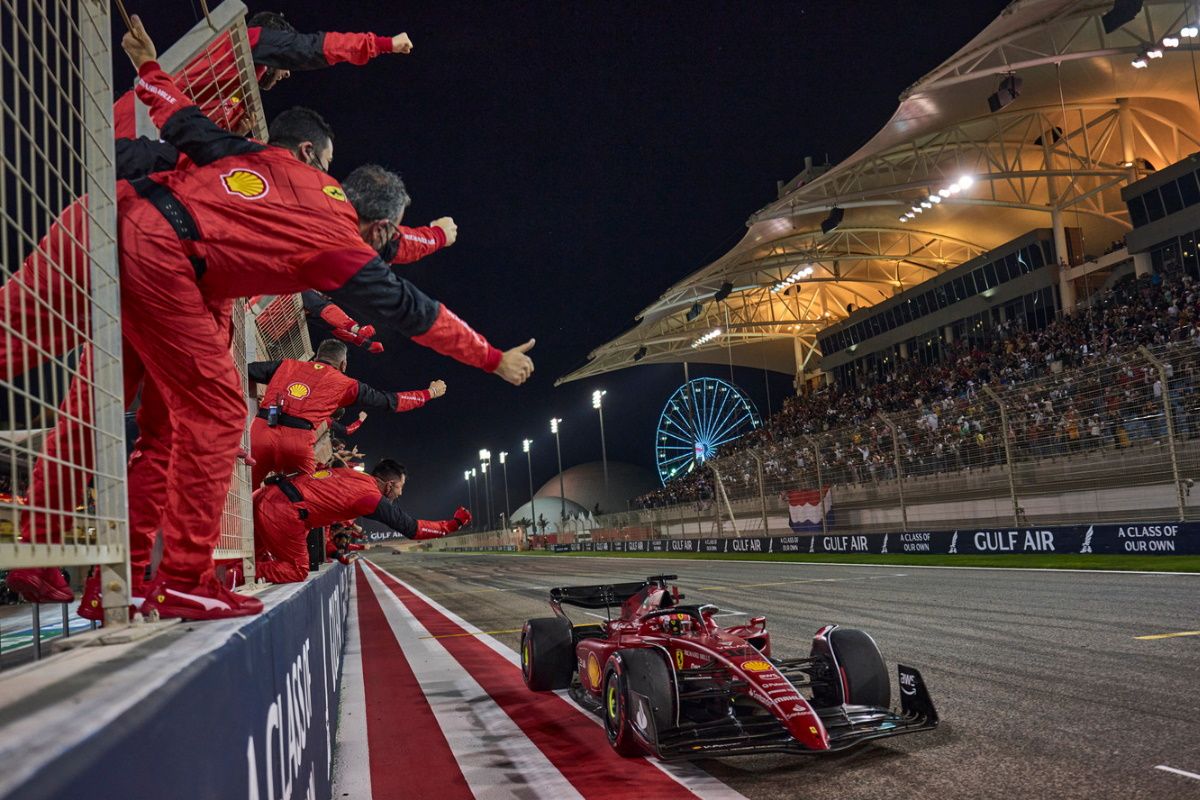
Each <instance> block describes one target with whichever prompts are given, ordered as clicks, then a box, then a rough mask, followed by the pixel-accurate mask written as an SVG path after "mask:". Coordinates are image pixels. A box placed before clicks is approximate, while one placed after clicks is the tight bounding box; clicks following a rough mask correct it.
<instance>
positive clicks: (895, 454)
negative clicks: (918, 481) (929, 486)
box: [879, 411, 908, 533]
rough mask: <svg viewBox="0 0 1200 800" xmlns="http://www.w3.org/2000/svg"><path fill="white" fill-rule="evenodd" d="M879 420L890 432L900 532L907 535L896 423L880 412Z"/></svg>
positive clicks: (902, 473) (905, 508) (902, 475)
mask: <svg viewBox="0 0 1200 800" xmlns="http://www.w3.org/2000/svg"><path fill="white" fill-rule="evenodd" d="M879 418H880V419H881V420H883V424H884V425H887V426H888V430H889V431H891V432H892V463H894V464H895V465H896V487H897V489H898V490H899V492H900V530H902V531H904V532H905V533H908V508H907V507H906V506H905V505H904V466H903V465H902V464H901V463H900V436H899V435H898V434H897V432H896V423H894V422H892V421H891V419H889V418H888V417H887V415H885V414H884V413H883V412H882V411H880V412H879Z"/></svg>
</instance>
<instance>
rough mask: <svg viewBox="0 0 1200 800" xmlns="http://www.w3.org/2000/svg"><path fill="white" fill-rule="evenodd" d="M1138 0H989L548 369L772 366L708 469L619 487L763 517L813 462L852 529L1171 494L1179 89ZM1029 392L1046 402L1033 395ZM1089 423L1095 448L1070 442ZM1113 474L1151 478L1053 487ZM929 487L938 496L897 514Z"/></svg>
mask: <svg viewBox="0 0 1200 800" xmlns="http://www.w3.org/2000/svg"><path fill="white" fill-rule="evenodd" d="M1142 5H1143V7H1142V8H1141V10H1140V11H1139V12H1138V14H1137V15H1136V17H1135V18H1134V19H1133V20H1132V21H1130V22H1128V23H1127V24H1125V25H1124V26H1122V27H1119V28H1117V29H1116V30H1115V31H1113V32H1111V33H1109V32H1106V31H1105V26H1104V24H1103V22H1102V20H1101V15H1102V14H1104V13H1105V12H1106V11H1107V10H1108V6H1107V5H1106V4H1083V3H1076V2H1066V1H1061V2H1054V1H1047V2H1030V3H1023V2H1022V3H1013V4H1011V5H1010V6H1009V7H1008V8H1006V9H1005V11H1004V12H1003V13H1002V14H1001V15H1000V16H999V17H998V18H997V19H996V20H994V21H993V22H992V23H991V24H990V25H989V26H987V28H986V29H985V30H984V31H983V32H981V33H980V34H979V35H978V36H976V37H975V38H974V39H973V40H971V41H970V42H969V43H968V44H966V45H965V46H964V47H962V48H961V49H959V51H958V52H956V53H955V54H954V55H953V56H951V57H950V58H949V59H948V60H947V61H945V62H944V63H943V64H941V65H939V66H938V67H937V68H936V69H934V70H933V71H931V72H930V73H928V74H927V75H925V76H923V77H921V78H920V79H919V80H917V81H916V82H915V83H914V84H913V85H912V86H911V87H910V88H909V89H907V90H906V91H905V92H904V94H903V95H902V97H901V100H900V107H899V108H898V109H897V111H896V112H895V113H894V114H893V116H892V118H891V119H890V120H889V121H888V122H887V124H886V125H885V126H884V127H883V129H882V130H880V131H879V133H877V134H876V135H875V136H874V137H872V138H871V140H870V141H868V142H867V143H866V144H865V145H863V146H862V147H861V148H860V149H859V150H858V151H857V152H855V153H853V154H852V155H851V156H849V157H848V158H846V159H845V160H844V161H842V162H840V163H838V164H835V165H826V166H818V165H814V164H813V163H812V161H811V159H810V160H807V161H806V164H805V168H804V170H803V171H802V172H801V173H800V174H799V175H797V176H796V177H795V178H794V179H792V180H791V181H789V182H787V183H786V184H783V185H781V187H780V189H779V196H778V198H777V199H776V200H774V201H773V202H771V203H770V204H769V205H767V206H765V207H764V208H762V209H760V210H759V211H757V212H755V213H754V214H753V215H752V216H751V218H750V220H749V222H748V230H747V233H746V235H745V236H744V237H743V238H742V240H741V241H740V242H739V243H738V244H737V245H735V246H734V247H733V248H732V249H731V250H730V251H729V252H728V253H726V254H725V255H724V256H722V257H720V258H718V259H717V260H716V261H714V262H712V263H711V264H708V265H706V266H704V267H703V268H701V269H700V270H698V271H696V272H695V273H693V274H691V275H689V276H687V277H686V278H684V279H683V280H681V281H679V282H678V283H676V284H675V285H674V286H672V287H671V288H670V289H668V290H667V291H666V292H665V293H664V294H663V295H662V296H661V297H660V298H659V299H658V300H657V301H656V302H654V303H653V304H651V305H650V306H648V307H647V308H645V309H644V310H643V311H642V312H641V314H639V316H638V319H637V323H636V324H635V326H634V327H633V328H632V329H630V330H629V331H627V332H626V333H624V334H622V335H621V336H619V337H617V338H616V339H614V340H612V341H610V342H607V343H605V344H603V345H601V346H600V347H598V348H597V349H595V350H594V351H593V352H592V353H591V354H590V356H589V361H588V363H587V364H586V365H585V366H583V367H582V368H580V369H578V370H576V371H575V372H572V373H570V374H569V375H566V376H564V377H562V378H560V379H559V382H560V383H564V382H568V381H574V380H580V379H583V378H587V377H591V376H595V375H599V374H603V373H606V372H611V371H614V370H618V369H624V368H627V367H631V366H635V365H645V364H655V363H673V362H708V363H719V364H723V365H724V364H728V363H733V364H739V365H744V366H748V367H756V368H762V367H763V366H764V365H765V366H766V367H767V368H769V369H772V370H775V371H778V372H785V373H789V374H791V375H793V377H794V382H795V386H796V388H797V396H795V397H792V398H789V399H788V401H787V402H786V404H785V409H784V410H783V411H782V412H781V413H780V414H777V415H776V416H775V417H774V418H772V419H770V420H767V422H766V426H765V428H764V429H763V430H761V431H756V432H755V433H753V434H750V435H748V436H747V437H745V439H744V440H743V441H741V442H738V443H736V444H734V445H727V446H726V449H725V451H724V453H722V454H721V456H722V457H721V458H718V459H717V460H716V461H715V462H714V464H713V465H712V466H713V467H714V468H715V472H714V470H706V471H704V472H703V473H702V474H695V475H691V476H688V477H686V478H683V479H681V480H679V481H676V482H675V483H672V484H668V485H667V486H665V487H663V488H662V489H659V490H655V491H654V492H651V493H648V494H647V495H644V496H642V497H641V498H638V500H637V501H636V502H637V503H638V504H639V505H641V506H644V507H648V508H666V507H672V506H679V505H681V504H682V505H690V506H693V507H695V508H696V509H697V510H695V511H694V512H693V514H694V515H695V516H697V517H698V518H708V519H712V520H713V521H711V524H710V525H709V530H712V529H713V528H714V526H715V525H716V524H717V520H715V519H713V518H714V513H713V512H712V511H711V510H709V509H711V507H712V506H714V505H719V497H718V496H717V495H719V494H720V492H721V491H722V490H724V491H725V492H727V493H728V494H729V496H730V497H731V498H732V500H733V501H734V502H736V501H737V499H738V498H749V500H750V502H748V504H744V505H745V508H742V509H741V510H738V509H735V508H734V507H733V506H730V508H729V511H728V513H729V515H730V516H735V515H736V516H739V517H744V516H750V517H751V520H750V521H749V523H748V524H750V525H751V526H752V527H753V528H755V529H771V528H772V526H773V525H777V526H779V527H781V528H783V530H785V531H786V530H788V528H787V527H786V526H785V523H786V518H784V519H779V518H777V519H776V520H775V523H772V522H771V520H770V519H768V517H769V513H768V509H771V510H774V511H776V512H778V511H782V510H786V509H787V503H786V500H785V497H784V495H783V493H785V492H788V491H792V490H797V489H802V488H813V487H817V486H828V485H840V486H842V487H843V489H844V490H843V491H840V492H839V496H840V501H839V505H840V506H841V508H842V513H841V514H840V515H839V518H838V519H837V521H836V524H837V525H838V526H844V527H846V528H847V529H859V530H861V529H869V528H872V527H875V528H879V529H884V528H893V529H897V528H900V527H901V526H904V527H907V526H908V524H909V522H910V521H911V522H913V524H917V525H919V524H925V525H929V524H934V523H937V524H943V525H950V526H952V525H955V524H960V523H961V524H964V525H968V524H984V522H985V521H992V522H995V523H997V524H1004V523H1006V522H1007V523H1008V524H1023V523H1030V522H1036V521H1042V522H1051V521H1054V522H1063V521H1067V520H1072V519H1082V518H1084V517H1087V516H1088V515H1089V514H1090V515H1093V516H1095V515H1096V514H1114V513H1119V512H1121V511H1129V510H1134V509H1138V510H1143V511H1145V512H1147V513H1151V514H1154V515H1156V516H1160V517H1162V518H1164V519H1172V518H1174V519H1183V518H1190V516H1191V515H1194V513H1196V512H1193V511H1191V510H1190V509H1189V508H1188V505H1189V497H1190V495H1189V494H1188V492H1186V491H1185V489H1186V488H1187V487H1190V485H1191V484H1190V482H1189V479H1190V478H1191V469H1190V464H1191V460H1194V457H1193V456H1192V454H1191V449H1192V448H1191V447H1190V440H1191V439H1192V438H1194V432H1193V431H1194V417H1195V410H1194V408H1193V407H1192V402H1191V398H1192V396H1193V395H1194V392H1195V387H1194V386H1193V385H1192V376H1193V375H1194V374H1195V369H1196V363H1195V355H1194V352H1193V350H1194V348H1195V345H1194V344H1192V341H1193V338H1194V335H1195V329H1194V327H1193V323H1192V321H1193V318H1194V315H1195V312H1196V309H1195V308H1194V305H1193V304H1194V301H1195V299H1196V294H1195V291H1194V289H1193V286H1192V284H1191V282H1190V279H1191V278H1196V277H1200V262H1198V255H1197V246H1196V235H1197V230H1196V229H1197V227H1200V216H1198V212H1197V209H1196V204H1197V202H1200V184H1198V183H1197V180H1198V178H1197V172H1196V167H1197V166H1198V165H1200V161H1198V160H1197V156H1196V152H1197V151H1198V150H1200V102H1198V99H1197V98H1198V97H1200V95H1198V89H1197V82H1196V79H1195V76H1194V74H1193V70H1192V65H1191V59H1190V58H1189V57H1186V56H1185V55H1184V54H1182V53H1178V54H1176V53H1172V52H1170V48H1167V50H1168V52H1167V53H1166V54H1165V57H1150V58H1147V57H1146V51H1147V49H1148V48H1149V49H1154V48H1155V47H1157V48H1158V49H1159V51H1161V49H1162V47H1161V46H1160V45H1158V44H1157V43H1158V42H1159V40H1161V39H1163V38H1164V37H1165V38H1166V39H1167V40H1169V41H1171V42H1174V43H1176V44H1177V43H1178V41H1179V40H1178V38H1177V34H1180V35H1183V37H1184V38H1183V40H1182V41H1184V42H1185V43H1186V42H1188V41H1190V40H1191V39H1194V38H1195V37H1194V35H1193V28H1192V27H1190V26H1191V25H1193V24H1194V22H1193V21H1191V20H1190V19H1189V17H1188V13H1189V6H1188V4H1185V3H1172V2H1161V3H1155V2H1147V3H1145V4H1142ZM1014 76H1015V78H1016V79H1017V80H1013V77H1014ZM1131 326H1133V327H1131ZM1142 346H1150V347H1152V348H1156V349H1155V354H1145V355H1143V354H1142V353H1140V352H1139V351H1138V348H1139V347H1142ZM1160 370H1162V371H1163V372H1165V373H1166V376H1165V377H1164V378H1163V379H1162V380H1159V371H1160ZM1118 379H1119V383H1120V386H1121V388H1122V390H1123V394H1121V395H1120V396H1114V392H1113V391H1112V387H1113V386H1114V385H1116V382H1117V381H1118ZM1072 381H1074V382H1072ZM1127 383H1129V384H1136V386H1132V385H1131V386H1127V385H1126V384H1127ZM985 384H990V385H989V386H988V387H987V388H985ZM1001 384H1003V385H1004V386H1003V387H1002V386H1001ZM1164 384H1169V385H1170V387H1171V393H1170V394H1169V396H1171V397H1173V398H1174V403H1173V404H1170V403H1166V402H1165V401H1164V396H1165V395H1164V394H1163V392H1162V385H1164ZM996 391H999V394H997V393H996ZM1033 396H1040V397H1041V398H1044V400H1043V402H1044V405H1045V406H1047V408H1044V409H1041V410H1035V412H1034V413H1033V414H1032V420H1031V419H1030V415H1029V414H1027V412H1028V411H1029V405H1030V404H1031V403H1034V402H1035V401H1033V400H1031V399H1030V398H1031V397H1033ZM1169 405H1173V407H1172V408H1167V407H1166V406H1169ZM1172 411H1174V414H1172ZM1171 416H1173V417H1174V419H1173V420H1170V421H1168V419H1167V417H1171ZM1172 423H1173V424H1172ZM1002 427H1003V430H1001V428H1002ZM1168 428H1170V430H1168ZM951 430H954V431H956V432H955V434H954V435H953V436H951V434H950V431H951ZM1168 438H1170V439H1171V442H1170V447H1169V448H1167V447H1165V445H1162V443H1163V442H1165V441H1166V440H1167V439H1168ZM1177 439H1178V440H1179V441H1176V440H1177ZM1184 439H1186V440H1187V441H1186V442H1185V441H1183V440H1184ZM1143 440H1145V441H1146V442H1148V443H1152V444H1150V445H1149V446H1151V447H1154V448H1157V449H1156V450H1155V451H1154V452H1147V451H1144V450H1139V447H1140V446H1141V444H1142V443H1143ZM1103 447H1110V448H1112V449H1113V450H1116V451H1118V455H1119V457H1117V458H1114V457H1113V455H1112V454H1111V453H1110V454H1106V455H1104V456H1103V457H1096V458H1093V460H1092V461H1091V462H1088V461H1086V457H1085V455H1084V453H1085V451H1087V452H1092V453H1099V452H1100V450H1101V448H1103ZM1168 449H1169V452H1168ZM1135 451H1136V453H1135ZM1081 458H1082V459H1085V460H1084V461H1082V462H1081V461H1078V460H1077V459H1081ZM1022 461H1025V462H1033V461H1041V462H1044V463H1047V464H1048V463H1059V466H1058V467H1057V471H1055V470H1054V469H1051V470H1050V471H1043V472H1036V471H1032V470H1026V471H1025V472H1024V473H1022V471H1021V468H1020V467H1019V466H1017V465H1018V462H1022ZM1097 461H1099V462H1102V463H1096V462H1097ZM1068 464H1070V466H1069V467H1068V466H1067V465H1068ZM992 468H994V469H992ZM972 471H974V472H973V474H971V473H972ZM981 471H982V472H983V473H986V476H985V477H982V478H981V477H980V475H981ZM717 473H720V474H721V475H722V479H721V480H720V481H719V483H721V484H722V486H720V487H717V486H714V476H715V474H717ZM948 473H958V474H959V477H958V478H957V479H955V480H949V479H947V478H946V476H947V474H948ZM935 475H936V476H942V477H941V478H939V479H937V480H935V479H934V478H933V477H932V476H935ZM968 475H970V477H967V476H968ZM1131 475H1132V476H1136V477H1135V478H1130V476H1131ZM988 481H991V482H992V483H991V484H989V483H988ZM1106 482H1107V483H1106ZM1122 482H1125V483H1140V484H1142V485H1144V486H1147V487H1149V486H1151V485H1153V486H1155V487H1157V489H1158V490H1161V495H1160V496H1158V498H1157V502H1149V503H1147V501H1148V499H1149V497H1148V496H1147V495H1141V496H1139V497H1136V498H1135V497H1132V496H1131V497H1129V498H1127V499H1126V500H1125V501H1120V500H1117V499H1115V496H1114V495H1111V494H1109V495H1108V496H1106V497H1105V498H1104V500H1103V501H1102V500H1100V499H1099V498H1098V496H1091V497H1089V498H1087V499H1082V498H1080V497H1075V498H1073V500H1071V502H1067V501H1066V499H1065V498H1067V496H1068V495H1070V493H1071V491H1072V488H1073V487H1074V488H1080V486H1082V485H1083V484H1087V488H1089V489H1090V490H1093V491H1095V492H1102V490H1103V487H1104V486H1106V485H1113V484H1118V483H1122ZM866 486H870V487H872V488H871V489H870V490H869V491H868V490H866V489H864V487H866ZM851 487H854V488H851ZM1181 487H1183V488H1181ZM906 488H907V490H908V492H907V494H908V497H907V498H906V497H905V489H906ZM1152 494H1153V492H1152ZM1032 495H1038V496H1042V497H1044V498H1050V497H1053V498H1055V500H1054V502H1052V503H1047V504H1044V505H1042V504H1039V503H1037V502H1035V501H1034V500H1033V498H1032ZM938 496H940V497H943V498H945V499H947V500H954V501H957V500H962V501H963V504H959V505H958V507H957V508H956V509H955V510H954V511H953V512H951V511H948V510H946V509H942V510H941V511H937V512H935V511H933V510H928V509H927V513H925V516H924V517H923V521H921V515H920V514H917V515H916V516H917V517H918V518H919V519H918V520H915V521H914V520H909V519H907V517H908V513H907V512H908V509H907V506H909V505H911V504H913V502H914V501H917V503H918V504H919V503H921V502H931V501H933V500H935V499H936V497H938ZM1075 500H1078V504H1077V505H1076V504H1074V501H1075ZM974 501H985V502H984V505H983V506H980V505H971V503H972V502H974ZM988 503H992V505H988ZM996 503H998V504H999V505H995V504H996ZM947 505H954V503H947ZM897 506H898V509H896V510H892V509H893V508H894V507H897ZM760 508H761V513H760ZM699 509H705V510H699ZM860 512H861V513H860ZM663 518H664V512H658V513H656V514H650V515H649V516H648V515H647V513H645V512H643V513H641V514H639V515H636V518H622V519H618V520H613V521H612V524H613V525H614V526H616V527H624V526H626V525H633V526H641V527H643V528H644V527H645V526H646V525H648V524H661V522H662V520H663ZM823 523H824V527H825V528H826V529H828V527H829V521H828V520H823ZM699 529H700V527H699V526H698V527H697V530H699Z"/></svg>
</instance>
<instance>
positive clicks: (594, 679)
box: [587, 653, 600, 686]
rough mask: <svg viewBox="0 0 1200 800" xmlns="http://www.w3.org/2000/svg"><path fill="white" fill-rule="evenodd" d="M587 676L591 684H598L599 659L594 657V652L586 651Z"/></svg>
mask: <svg viewBox="0 0 1200 800" xmlns="http://www.w3.org/2000/svg"><path fill="white" fill-rule="evenodd" d="M587 676H588V683H590V684H591V685H592V686H599V685H600V659H598V658H596V654H595V653H588V660H587Z"/></svg>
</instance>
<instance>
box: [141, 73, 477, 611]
mask: <svg viewBox="0 0 1200 800" xmlns="http://www.w3.org/2000/svg"><path fill="white" fill-rule="evenodd" d="M137 92H138V96H139V98H140V99H142V101H143V102H145V103H146V104H147V105H148V106H149V107H150V111H151V116H152V118H153V119H154V122H155V124H156V125H158V127H159V129H160V130H161V132H162V136H163V138H164V139H165V140H166V141H168V142H170V143H171V144H173V145H175V146H176V147H177V148H178V149H179V150H180V151H181V152H182V153H183V154H184V155H187V156H188V157H189V158H190V159H191V161H192V162H193V163H194V165H195V166H193V167H192V168H191V169H188V170H175V171H171V172H165V173H156V174H155V175H153V176H151V177H149V178H144V179H141V180H139V181H137V182H135V183H136V185H135V184H134V183H130V182H121V183H120V184H119V185H118V203H119V205H118V208H119V212H120V214H119V222H120V224H119V235H120V255H121V274H122V318H123V319H122V323H123V327H124V329H125V335H126V338H127V340H128V341H129V343H130V346H131V348H132V350H133V351H134V352H135V353H136V354H137V355H138V356H139V357H140V360H141V363H142V364H143V365H144V369H145V379H146V380H147V381H148V382H151V383H153V384H154V385H155V386H156V387H157V388H158V395H159V397H158V398H157V400H158V401H159V402H161V403H162V405H163V408H162V412H163V413H165V414H166V415H167V416H168V418H169V419H170V422H171V435H172V441H171V443H170V445H169V449H170V453H171V458H170V460H169V462H168V463H169V464H170V468H169V473H168V476H167V488H168V500H167V504H166V509H165V513H164V521H163V534H164V537H165V542H166V548H165V552H164V555H163V560H162V564H161V565H160V566H159V571H158V575H159V580H160V581H167V582H168V583H174V584H180V585H186V584H196V583H201V582H203V583H205V584H206V585H208V584H209V583H215V580H213V579H212V550H213V546H214V545H215V544H216V541H217V538H218V536H219V528H218V523H219V519H220V514H221V510H222V507H223V504H224V498H225V495H226V493H227V492H228V489H229V482H230V478H231V475H232V467H233V463H234V458H235V456H236V453H237V449H238V440H239V439H240V436H241V431H242V427H243V424H244V420H245V414H246V407H245V403H244V401H243V397H242V388H241V378H240V376H239V375H238V372H237V370H236V368H235V366H234V364H233V360H232V358H231V356H230V354H229V351H228V347H227V346H226V342H227V334H225V332H223V331H222V330H220V329H219V327H218V323H217V320H215V319H214V317H213V315H212V313H211V312H210V310H209V304H210V303H212V302H213V301H214V300H219V299H222V298H229V299H231V298H234V297H244V296H247V295H254V294H284V293H293V292H299V291H303V290H305V289H310V288H312V289H317V290H319V291H322V292H324V293H325V294H327V295H328V296H329V297H330V298H331V299H332V300H334V301H335V302H336V303H337V304H338V305H340V306H342V307H343V308H345V309H347V311H348V312H349V313H352V314H354V315H355V316H356V317H357V318H359V319H364V320H366V321H368V322H369V323H372V324H377V325H380V326H385V327H387V328H388V329H389V330H395V331H397V332H398V333H400V334H403V335H405V336H408V337H409V338H411V339H412V340H413V341H415V342H417V343H418V344H421V345H423V346H426V347H430V348H431V349H433V350H436V351H437V352H439V353H442V354H444V355H449V356H451V357H453V358H455V359H457V360H459V361H461V362H463V363H466V364H469V365H471V366H475V367H478V368H480V369H483V370H485V371H488V372H491V371H494V370H495V369H496V367H497V366H499V364H500V359H501V353H500V351H499V350H497V349H496V348H495V347H493V346H492V345H490V344H489V343H488V342H487V340H486V339H484V338H483V337H482V336H480V335H479V334H478V333H476V332H475V331H473V330H471V328H470V327H468V326H467V325H466V324H465V323H463V322H462V320H460V319H459V318H458V317H457V316H455V315H454V314H453V313H452V312H451V311H450V310H449V309H447V308H446V307H445V306H443V305H441V304H439V303H438V302H436V301H435V300H432V299H431V298H429V297H427V296H426V295H425V294H423V293H422V292H420V291H419V290H418V289H416V287H414V286H412V285H411V284H410V283H408V282H407V281H406V280H404V279H403V278H399V277H397V276H396V275H395V274H393V272H392V270H391V269H390V268H389V267H388V265H387V264H386V263H384V262H383V260H382V259H380V258H379V256H378V255H377V254H376V253H375V251H374V250H372V249H371V248H370V247H369V246H368V245H367V244H365V243H364V242H363V241H362V238H361V236H360V234H359V230H358V218H357V215H356V214H355V213H354V209H353V208H352V207H351V206H350V204H349V203H348V202H347V201H346V200H345V194H344V193H343V192H342V190H341V187H340V186H339V185H338V184H337V181H335V180H334V179H332V178H331V177H329V176H328V175H326V174H325V173H324V172H322V171H320V170H318V169H316V168H314V167H310V166H308V165H306V164H304V163H302V162H301V161H299V160H298V159H297V158H296V157H295V156H294V155H293V154H292V153H291V152H290V151H288V150H285V149H283V148H279V147H272V146H269V145H265V144H262V143H259V142H256V141H253V140H248V139H243V138H241V137H239V136H236V135H234V134H231V133H228V132H227V131H224V130H222V129H221V128H219V127H218V126H217V125H215V124H214V123H213V122H211V121H210V120H208V119H207V118H206V117H205V116H204V115H203V114H202V113H201V112H200V110H199V108H198V107H197V106H195V105H194V104H193V103H191V102H190V101H189V100H188V99H187V98H186V97H185V96H184V95H183V94H182V93H180V92H179V90H178V89H177V88H176V86H175V85H174V83H173V82H172V80H171V78H170V77H169V76H168V75H167V74H166V73H164V72H163V71H162V69H161V68H159V66H158V64H157V63H155V62H148V63H146V64H144V65H143V66H142V68H141V70H139V80H138V86H137ZM168 321H169V323H170V328H171V330H170V335H164V332H163V330H162V328H163V326H164V324H166V323H167V322H168ZM138 502H140V500H139V499H138V498H136V497H131V504H137V503H138ZM167 594H169V592H168V593H167ZM175 594H176V595H177V596H179V597H184V594H181V593H180V592H179V591H176V592H175ZM152 595H157V596H163V595H164V593H163V592H157V593H152ZM235 602H241V601H236V600H235ZM151 603H156V598H155V596H151V597H148V599H147V604H148V605H149V604H151ZM185 604H186V601H185ZM157 607H158V608H159V610H160V613H163V614H164V615H168V614H175V613H179V614H181V615H182V614H184V613H188V612H187V611H182V612H181V611H179V610H178V609H179V607H174V606H171V601H170V600H169V599H168V600H167V601H165V604H164V601H157ZM180 607H182V606H180ZM147 610H150V609H147ZM256 611H257V608H250V609H249V610H242V609H240V608H234V607H230V608H214V609H209V610H208V611H206V612H205V613H204V614H202V615H201V616H222V615H237V614H244V613H255V612H256Z"/></svg>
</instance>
